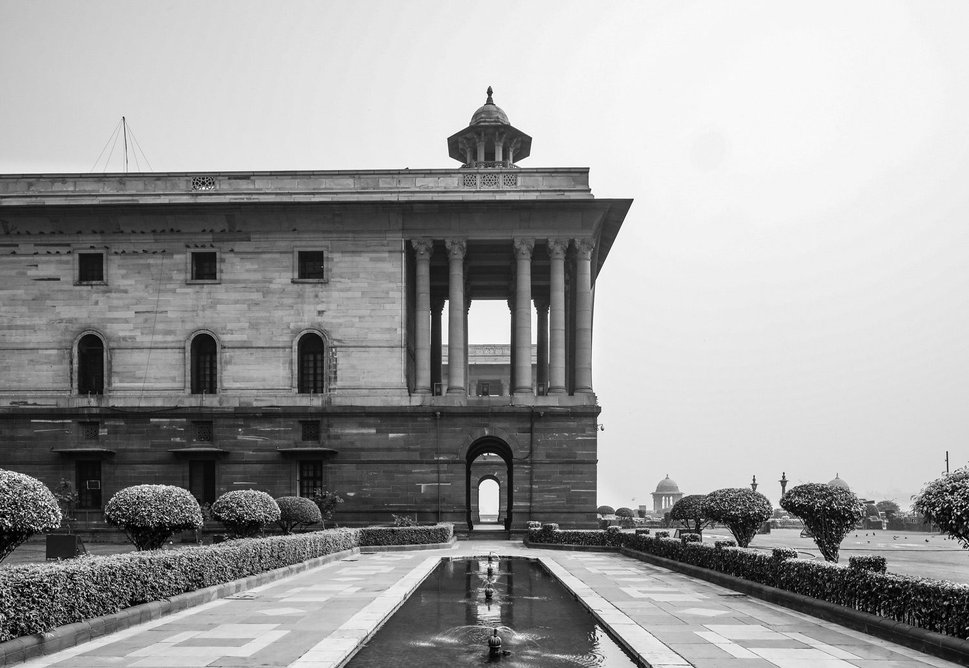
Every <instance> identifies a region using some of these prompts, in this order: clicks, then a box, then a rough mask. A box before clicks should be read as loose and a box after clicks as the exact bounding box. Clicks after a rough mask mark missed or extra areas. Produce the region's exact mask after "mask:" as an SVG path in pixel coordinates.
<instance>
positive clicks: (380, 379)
mask: <svg viewBox="0 0 969 668" xmlns="http://www.w3.org/2000/svg"><path fill="white" fill-rule="evenodd" d="M447 146H448V152H449V155H450V157H452V158H454V159H456V160H457V161H458V162H459V163H460V165H459V166H456V167H455V168H453V169H427V170H420V169H404V170H391V171H326V172H322V171H299V172H282V171H274V172H206V173H128V174H37V175H3V176H0V305H2V316H3V317H2V319H0V467H2V468H7V469H11V470H15V471H20V472H23V473H27V474H29V475H33V476H35V477H37V478H39V479H41V480H42V481H44V482H45V483H46V484H48V486H51V487H55V486H57V485H58V483H59V482H60V481H61V480H68V481H70V482H71V483H73V484H74V485H76V487H77V489H78V492H79V495H80V504H79V505H80V511H79V519H80V520H81V521H83V522H86V523H87V525H88V526H97V525H98V524H99V523H100V522H102V521H103V516H102V514H101V508H102V507H103V505H104V504H105V503H106V502H107V500H108V499H109V498H110V497H111V495H112V494H114V493H115V492H116V491H118V490H119V489H121V488H123V487H126V486H129V485H134V484H143V483H158V484H174V485H179V486H183V487H185V488H187V489H189V490H190V491H191V492H192V493H193V494H194V495H195V496H196V497H197V498H198V499H199V500H200V502H203V503H206V502H211V501H213V500H214V499H215V498H216V497H217V496H218V495H220V494H221V493H223V492H225V491H229V490H232V489H240V488H250V487H251V488H256V489H261V490H264V491H266V492H268V493H270V494H271V495H273V496H277V497H278V496H284V495H310V494H312V493H313V491H314V490H317V489H327V490H331V491H334V492H336V493H338V494H340V495H341V496H342V497H343V499H344V500H345V503H344V504H342V505H341V506H340V508H339V512H338V515H337V518H336V519H337V521H339V522H340V523H341V524H344V525H356V524H373V523H384V522H387V521H388V520H390V519H391V517H390V516H391V514H392V513H394V514H401V515H409V516H411V517H415V518H416V519H417V520H419V521H422V522H425V521H427V522H429V521H436V520H440V521H451V522H455V523H456V525H457V526H458V527H464V526H468V527H469V528H470V527H473V526H475V524H476V523H477V515H476V513H475V512H473V510H474V508H476V505H477V486H478V484H479V483H480V482H481V480H483V479H486V478H487V479H493V480H496V481H497V482H498V484H499V486H500V490H501V491H500V498H501V511H500V519H501V521H502V522H503V523H504V526H505V528H506V529H515V530H517V529H521V528H522V527H524V524H525V522H526V521H528V520H541V521H556V522H559V523H561V524H562V525H563V527H579V526H593V525H594V523H595V508H596V462H597V446H596V437H597V433H598V430H597V416H598V414H599V406H598V405H597V402H596V395H595V393H594V390H593V385H592V334H593V301H594V294H595V285H596V278H597V277H598V275H599V272H600V271H601V270H602V268H603V265H604V263H605V261H606V258H607V257H608V254H609V250H610V248H611V247H612V245H613V243H614V242H615V240H616V236H617V234H618V232H619V229H620V226H621V225H622V222H623V219H624V218H625V216H626V212H627V211H628V209H629V206H630V204H631V200H628V199H597V198H595V197H594V196H593V195H592V192H591V190H590V188H589V180H588V176H589V174H588V169H584V168H564V169H563V168H558V169H534V168H520V167H518V166H517V162H518V161H520V160H523V159H525V158H527V157H528V156H529V153H530V151H531V137H529V136H528V135H526V134H525V133H523V132H521V131H520V130H518V129H516V128H515V127H514V126H512V125H511V124H510V123H509V121H508V118H507V116H506V115H505V113H504V112H503V111H502V110H501V109H500V108H498V107H497V106H496V105H495V104H494V102H493V100H492V96H491V92H490V89H489V95H488V100H487V102H486V104H485V105H484V106H482V107H481V108H480V109H478V111H477V112H475V114H474V116H473V118H472V120H471V123H470V124H469V126H468V127H467V128H465V129H464V130H461V131H460V132H458V133H456V134H454V135H452V136H451V137H450V138H448V140H447ZM486 300H498V301H500V302H503V303H507V304H508V308H509V309H510V314H511V326H510V328H509V339H508V345H507V346H504V347H502V346H496V349H499V351H500V349H502V348H503V349H504V350H507V359H506V361H505V365H506V367H503V368H507V371H508V377H507V378H504V379H502V380H501V381H500V382H499V383H498V385H499V386H500V389H499V388H495V389H496V390H497V391H495V390H493V389H492V388H493V387H494V386H493V384H492V383H494V382H495V381H494V380H489V377H485V378H484V380H483V381H481V379H478V380H475V381H473V382H472V380H471V374H470V373H469V355H468V350H469V346H468V310H469V308H470V307H471V304H472V303H474V302H478V301H486ZM533 312H534V313H535V317H536V318H537V320H536V321H537V323H538V331H537V332H536V333H535V334H534V336H533V332H532V321H533ZM445 332H446V341H445ZM533 339H534V340H535V341H537V344H533ZM445 350H446V357H445V354H442V353H443V351H445ZM492 352H494V351H492ZM498 361H499V362H500V361H501V360H498ZM492 375H494V374H492ZM486 376H487V374H486ZM482 382H484V385H482V384H481V383H482ZM506 385H507V386H506Z"/></svg>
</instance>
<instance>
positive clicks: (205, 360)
mask: <svg viewBox="0 0 969 668" xmlns="http://www.w3.org/2000/svg"><path fill="white" fill-rule="evenodd" d="M218 354H219V347H218V345H217V344H216V342H215V339H214V338H212V337H211V336H209V335H208V334H199V335H198V336H196V337H195V338H194V339H192V350H191V358H192V371H191V375H192V394H217V393H218V387H219V361H218V360H219V357H218Z"/></svg>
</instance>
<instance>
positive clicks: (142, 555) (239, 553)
mask: <svg viewBox="0 0 969 668" xmlns="http://www.w3.org/2000/svg"><path fill="white" fill-rule="evenodd" d="M359 540H360V535H359V530H358V529H329V530H327V531H317V532H314V533H306V534H300V535H295V536H271V537H268V538H248V539H242V540H233V541H227V542H224V543H220V544H218V545H207V546H201V547H200V546H192V547H184V548H179V549H175V550H156V551H151V552H130V553H127V554H116V555H110V556H102V557H83V558H80V559H74V560H71V561H62V562H53V563H43V564H25V565H22V566H12V567H9V568H4V569H0V606H2V607H0V642H3V641H7V640H11V639H13V638H18V637H20V636H24V635H32V634H35V633H44V632H46V631H49V630H51V629H53V628H55V627H57V626H62V625H64V624H72V623H74V622H79V621H83V620H85V619H91V618H93V617H100V616H101V615H109V614H112V613H115V612H118V611H120V610H123V609H125V608H128V607H131V606H134V605H138V604H140V603H148V602H150V601H158V600H161V599H165V598H171V597H172V596H177V595H178V594H184V593H186V592H190V591H195V590H197V589H202V588H204V587H210V586H212V585H218V584H222V583H224V582H230V581H232V580H238V579H239V578H244V577H248V576H250V575H255V574H257V573H263V572H266V571H270V570H273V569H276V568H281V567H283V566H289V565H292V564H296V563H300V562H303V561H306V560H308V559H312V558H314V557H321V556H324V555H327V554H333V553H334V552H340V551H342V550H349V549H351V548H354V547H357V545H358V544H359Z"/></svg>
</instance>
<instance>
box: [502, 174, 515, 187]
mask: <svg viewBox="0 0 969 668" xmlns="http://www.w3.org/2000/svg"><path fill="white" fill-rule="evenodd" d="M501 185H503V186H504V187H505V188H517V187H518V174H502V175H501Z"/></svg>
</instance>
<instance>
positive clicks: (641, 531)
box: [636, 528, 649, 536]
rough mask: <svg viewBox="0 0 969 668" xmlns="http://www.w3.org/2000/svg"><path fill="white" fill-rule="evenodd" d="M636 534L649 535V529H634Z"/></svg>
mask: <svg viewBox="0 0 969 668" xmlns="http://www.w3.org/2000/svg"><path fill="white" fill-rule="evenodd" d="M636 535H637V536H648V535H649V529H645V528H640V529H636Z"/></svg>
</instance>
